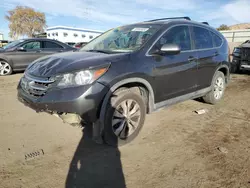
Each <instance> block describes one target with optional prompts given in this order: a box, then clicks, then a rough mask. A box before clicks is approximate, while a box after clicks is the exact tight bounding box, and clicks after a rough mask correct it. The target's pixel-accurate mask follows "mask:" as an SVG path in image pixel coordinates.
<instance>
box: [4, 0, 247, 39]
mask: <svg viewBox="0 0 250 188" xmlns="http://www.w3.org/2000/svg"><path fill="white" fill-rule="evenodd" d="M17 5H24V6H29V7H32V8H35V9H36V10H39V11H42V12H44V13H45V14H46V18H47V25H48V26H56V25H64V26H71V27H79V28H86V29H96V30H103V31H105V30H108V29H109V28H111V27H116V26H120V25H123V24H128V23H133V22H138V21H144V20H148V19H154V18H162V17H174V16H189V17H190V18H191V19H193V20H196V21H208V22H209V23H210V25H212V26H214V27H218V26H219V25H221V24H227V25H232V24H237V23H245V22H250V14H249V12H250V0H214V1H212V0H210V1H209V2H208V1H207V0H21V1H20V0H1V3H0V32H2V33H4V36H5V38H7V37H8V32H9V30H8V22H7V21H6V20H5V19H4V15H5V14H6V12H7V11H8V10H9V9H12V8H14V7H15V6H17Z"/></svg>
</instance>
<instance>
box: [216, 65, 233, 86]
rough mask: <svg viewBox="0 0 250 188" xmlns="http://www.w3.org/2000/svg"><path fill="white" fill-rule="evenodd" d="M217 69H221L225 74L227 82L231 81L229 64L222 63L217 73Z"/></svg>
mask: <svg viewBox="0 0 250 188" xmlns="http://www.w3.org/2000/svg"><path fill="white" fill-rule="evenodd" d="M217 71H220V72H222V73H223V74H224V75H225V79H226V80H225V81H226V84H228V83H229V80H230V70H229V67H228V66H227V65H220V66H219V67H217V69H216V71H215V73H216V72H217Z"/></svg>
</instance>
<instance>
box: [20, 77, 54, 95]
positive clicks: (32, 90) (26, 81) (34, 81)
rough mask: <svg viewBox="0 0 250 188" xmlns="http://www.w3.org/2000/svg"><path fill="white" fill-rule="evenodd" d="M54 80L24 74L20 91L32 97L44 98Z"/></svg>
mask: <svg viewBox="0 0 250 188" xmlns="http://www.w3.org/2000/svg"><path fill="white" fill-rule="evenodd" d="M53 82H54V80H51V79H50V78H38V77H33V76H29V75H27V74H25V75H24V76H23V77H22V79H21V87H22V89H23V90H24V91H25V92H26V93H28V94H29V95H31V96H33V97H41V96H44V95H45V94H46V92H47V90H48V89H49V88H50V86H51V84H52V83H53Z"/></svg>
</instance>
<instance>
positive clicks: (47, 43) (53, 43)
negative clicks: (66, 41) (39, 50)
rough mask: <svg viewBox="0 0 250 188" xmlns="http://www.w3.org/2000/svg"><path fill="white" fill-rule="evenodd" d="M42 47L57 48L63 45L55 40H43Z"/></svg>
mask: <svg viewBox="0 0 250 188" xmlns="http://www.w3.org/2000/svg"><path fill="white" fill-rule="evenodd" d="M44 48H50V49H58V48H63V47H62V46H61V45H59V44H57V43H55V42H50V41H44Z"/></svg>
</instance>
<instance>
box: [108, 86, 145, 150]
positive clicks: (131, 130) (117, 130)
mask: <svg viewBox="0 0 250 188" xmlns="http://www.w3.org/2000/svg"><path fill="white" fill-rule="evenodd" d="M145 116H146V105H145V102H144V100H143V97H142V96H141V95H140V93H138V92H137V90H136V89H133V88H129V89H125V88H123V89H121V90H118V91H116V92H115V93H114V94H113V96H112V97H111V98H110V102H109V104H108V106H107V109H106V116H105V121H104V130H103V139H104V142H105V143H107V144H108V145H111V146H114V147H117V146H121V145H124V144H127V143H129V142H131V141H132V140H134V138H135V137H136V136H137V135H138V134H139V132H140V130H141V128H142V126H143V124H144V121H145Z"/></svg>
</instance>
